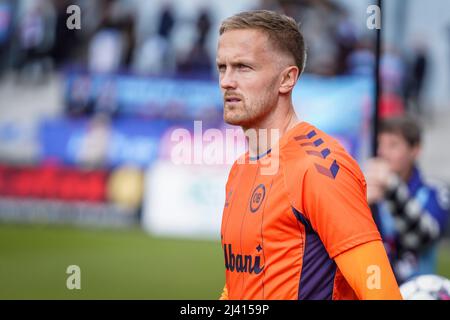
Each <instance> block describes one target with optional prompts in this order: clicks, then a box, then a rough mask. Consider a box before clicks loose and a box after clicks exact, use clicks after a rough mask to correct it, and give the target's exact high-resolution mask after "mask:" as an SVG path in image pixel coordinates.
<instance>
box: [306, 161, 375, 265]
mask: <svg viewBox="0 0 450 320" xmlns="http://www.w3.org/2000/svg"><path fill="white" fill-rule="evenodd" d="M349 158H350V157H349V156H347V158H343V160H342V161H339V160H333V159H330V160H329V161H321V162H313V161H311V164H310V165H309V167H308V169H307V170H306V171H305V174H304V176H303V181H302V188H301V191H300V192H301V208H300V210H302V214H303V215H304V216H305V218H306V219H307V220H308V221H309V223H310V224H311V226H312V228H313V230H314V231H315V232H317V233H318V235H319V237H320V239H321V240H322V242H323V244H324V246H325V248H326V250H327V252H328V254H329V255H330V257H331V258H333V257H335V256H337V255H339V254H340V253H343V252H344V251H347V250H349V249H351V248H353V247H356V246H358V245H360V244H363V243H366V242H369V241H374V240H381V237H380V234H379V232H378V229H377V227H376V224H375V222H374V220H373V217H372V214H371V211H370V208H369V206H368V204H367V199H366V183H365V180H364V177H363V175H362V173H361V171H360V169H359V167H358V165H357V164H356V161H354V160H353V159H349Z"/></svg>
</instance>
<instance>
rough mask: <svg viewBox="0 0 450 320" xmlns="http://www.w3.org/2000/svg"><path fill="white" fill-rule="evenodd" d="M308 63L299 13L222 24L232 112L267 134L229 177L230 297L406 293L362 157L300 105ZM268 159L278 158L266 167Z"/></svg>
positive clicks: (222, 66) (221, 60) (227, 109)
mask: <svg viewBox="0 0 450 320" xmlns="http://www.w3.org/2000/svg"><path fill="white" fill-rule="evenodd" d="M305 62H306V48H305V43H304V40H303V36H302V34H301V32H300V30H299V28H298V26H297V24H296V22H295V21H294V20H293V19H292V18H290V17H287V16H285V15H281V14H278V13H276V12H272V11H264V10H259V11H249V12H242V13H239V14H237V15H234V16H232V17H230V18H228V19H226V20H225V21H224V22H223V23H222V26H221V28H220V38H219V43H218V49H217V68H218V72H219V78H220V87H221V90H222V93H223V96H224V113H223V116H224V121H225V122H227V123H228V124H232V125H236V126H240V127H242V129H243V130H244V133H245V134H246V135H247V136H249V132H257V133H258V134H257V135H256V137H257V138H256V139H248V142H249V151H248V152H247V153H246V154H244V155H243V156H242V157H241V158H240V159H238V160H237V161H236V162H235V163H234V165H233V167H232V169H231V171H230V175H229V178H228V181H227V185H226V201H225V206H224V210H223V217H222V227H221V242H222V248H223V252H224V260H225V269H226V284H225V288H224V291H223V294H222V296H221V298H222V299H333V300H334V299H401V296H400V292H399V289H398V286H397V283H396V281H395V278H394V275H393V273H392V270H391V268H390V265H389V261H388V259H387V256H386V252H385V250H384V247H383V244H382V242H381V238H380V234H379V232H378V230H377V228H376V225H375V223H374V221H373V219H372V216H371V213H370V209H369V207H368V205H367V201H366V187H365V181H364V177H363V175H362V173H361V171H360V169H359V167H358V165H357V163H356V161H355V160H354V159H353V158H351V156H350V155H349V154H348V153H347V152H346V151H345V150H344V149H343V148H342V146H341V145H340V144H339V143H338V142H337V141H336V140H334V139H333V138H331V137H330V136H328V135H327V134H325V133H324V132H322V131H320V130H319V129H317V128H316V127H314V126H312V125H311V124H309V123H306V122H302V121H300V120H299V119H298V118H297V115H296V114H295V112H294V107H293V104H292V90H293V89H294V86H295V85H296V83H297V81H298V79H299V77H300V75H301V73H302V71H303V69H304V66H305ZM330 107H332V106H330ZM272 131H275V132H276V133H277V135H272V134H270V132H272ZM261 132H263V133H264V134H262V135H259V133H261ZM277 136H278V137H279V138H278V139H275V138H273V137H277ZM253 137H254V136H253ZM260 137H266V138H268V139H261V138H260ZM268 162H275V163H277V167H276V170H275V171H274V172H271V174H264V172H263V170H262V169H263V165H264V164H265V163H268Z"/></svg>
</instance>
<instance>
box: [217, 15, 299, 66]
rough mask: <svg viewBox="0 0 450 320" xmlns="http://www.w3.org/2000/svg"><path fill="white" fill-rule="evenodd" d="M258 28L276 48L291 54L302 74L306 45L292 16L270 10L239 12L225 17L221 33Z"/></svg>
mask: <svg viewBox="0 0 450 320" xmlns="http://www.w3.org/2000/svg"><path fill="white" fill-rule="evenodd" d="M238 29H256V30H261V31H262V32H264V33H265V34H267V35H268V37H269V40H270V41H271V42H272V44H273V45H274V46H275V48H276V49H278V50H280V51H281V52H284V53H287V54H289V55H291V56H292V57H293V58H294V60H295V64H296V65H297V67H298V69H299V70H300V74H301V73H302V72H303V70H304V68H305V62H306V46H305V41H304V39H303V35H302V33H301V32H300V29H299V26H298V24H297V23H296V22H295V20H294V19H293V18H291V17H288V16H286V15H284V14H280V13H277V12H275V11H269V10H254V11H245V12H241V13H238V14H236V15H234V16H231V17H229V18H227V19H225V20H224V21H223V22H222V25H221V26H220V30H219V34H220V35H222V34H223V33H224V32H226V31H229V30H238Z"/></svg>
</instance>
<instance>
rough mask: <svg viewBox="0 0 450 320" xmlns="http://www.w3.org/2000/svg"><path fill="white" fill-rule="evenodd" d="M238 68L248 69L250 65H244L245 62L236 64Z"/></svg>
mask: <svg viewBox="0 0 450 320" xmlns="http://www.w3.org/2000/svg"><path fill="white" fill-rule="evenodd" d="M237 67H238V69H240V70H247V69H250V67H249V66H247V65H245V64H238V66H237Z"/></svg>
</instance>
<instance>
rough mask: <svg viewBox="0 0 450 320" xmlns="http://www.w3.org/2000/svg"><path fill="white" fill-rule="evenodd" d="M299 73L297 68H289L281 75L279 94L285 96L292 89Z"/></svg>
mask: <svg viewBox="0 0 450 320" xmlns="http://www.w3.org/2000/svg"><path fill="white" fill-rule="evenodd" d="M299 75H300V71H299V69H298V67H297V66H289V67H287V68H285V69H284V70H283V72H282V73H281V83H280V93H282V94H286V93H289V92H290V91H292V89H294V86H295V84H296V83H297V80H298V77H299Z"/></svg>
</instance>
